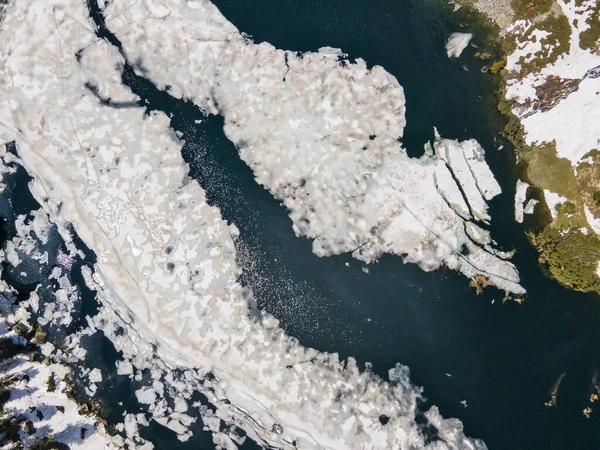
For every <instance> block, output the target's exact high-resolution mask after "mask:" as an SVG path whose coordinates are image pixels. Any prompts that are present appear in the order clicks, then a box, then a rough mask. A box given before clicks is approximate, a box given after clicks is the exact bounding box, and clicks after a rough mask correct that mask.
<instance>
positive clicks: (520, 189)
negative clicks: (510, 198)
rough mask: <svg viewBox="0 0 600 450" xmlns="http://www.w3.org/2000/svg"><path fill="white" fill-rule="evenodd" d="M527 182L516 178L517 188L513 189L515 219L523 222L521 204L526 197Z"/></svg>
mask: <svg viewBox="0 0 600 450" xmlns="http://www.w3.org/2000/svg"><path fill="white" fill-rule="evenodd" d="M528 188H529V184H528V183H525V182H524V181H521V180H517V188H516V191H515V220H516V221H517V222H519V223H523V212H524V211H523V204H524V203H525V199H526V197H527V189H528Z"/></svg>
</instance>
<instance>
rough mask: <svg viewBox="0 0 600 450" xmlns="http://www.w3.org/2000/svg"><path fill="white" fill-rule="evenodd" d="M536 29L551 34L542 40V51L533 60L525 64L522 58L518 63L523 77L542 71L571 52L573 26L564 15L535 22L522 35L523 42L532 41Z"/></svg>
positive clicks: (553, 15) (523, 57)
mask: <svg viewBox="0 0 600 450" xmlns="http://www.w3.org/2000/svg"><path fill="white" fill-rule="evenodd" d="M536 29H538V30H544V31H547V32H549V33H550V34H549V35H548V36H546V37H543V38H542V39H541V40H540V43H541V44H542V50H541V52H539V53H536V54H535V57H534V58H533V59H531V60H530V61H529V62H525V59H526V57H525V56H521V58H520V59H519V61H518V63H519V65H520V66H521V75H522V76H526V75H528V74H530V73H533V72H538V71H540V70H541V69H543V68H544V67H546V66H547V65H548V64H553V63H555V62H556V61H557V60H558V58H559V57H560V56H561V55H563V54H565V53H569V51H570V50H571V25H570V24H569V19H568V18H567V16H565V15H564V14H560V15H556V14H552V15H551V16H549V17H547V18H546V19H544V20H542V21H539V22H535V23H534V24H533V25H532V26H531V27H529V28H528V29H527V31H526V32H525V33H524V34H523V35H522V42H524V41H527V40H529V39H532V36H531V35H532V33H533V32H534V30H536Z"/></svg>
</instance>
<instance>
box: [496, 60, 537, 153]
mask: <svg viewBox="0 0 600 450" xmlns="http://www.w3.org/2000/svg"><path fill="white" fill-rule="evenodd" d="M490 70H491V69H490ZM498 99H499V100H498V111H500V114H502V115H503V116H505V117H506V118H507V119H508V122H507V123H506V125H505V126H504V131H503V134H504V137H506V138H507V139H508V140H509V141H510V142H511V144H512V145H513V146H514V147H515V149H514V151H515V153H516V154H518V155H521V156H524V155H526V154H528V153H530V152H531V151H532V150H533V147H532V146H531V145H527V143H526V142H525V130H524V128H523V124H521V121H520V120H519V118H518V117H517V116H515V114H514V113H513V112H512V107H513V102H512V100H508V99H507V98H506V85H505V83H503V84H502V86H501V87H500V91H499V92H498Z"/></svg>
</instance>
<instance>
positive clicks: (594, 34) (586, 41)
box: [579, 3, 600, 52]
mask: <svg viewBox="0 0 600 450" xmlns="http://www.w3.org/2000/svg"><path fill="white" fill-rule="evenodd" d="M586 23H587V24H588V26H589V28H587V29H586V30H584V31H582V32H581V33H580V34H579V47H581V48H582V49H583V50H596V51H597V52H598V51H600V42H599V41H600V3H596V6H595V7H594V10H593V11H592V14H591V15H590V16H589V17H588V20H587V21H586Z"/></svg>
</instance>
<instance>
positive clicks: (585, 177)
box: [454, 0, 600, 292]
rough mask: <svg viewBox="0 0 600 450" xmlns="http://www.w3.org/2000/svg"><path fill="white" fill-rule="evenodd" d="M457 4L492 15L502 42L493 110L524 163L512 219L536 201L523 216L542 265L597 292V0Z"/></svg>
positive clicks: (574, 285) (466, 0)
mask: <svg viewBox="0 0 600 450" xmlns="http://www.w3.org/2000/svg"><path fill="white" fill-rule="evenodd" d="M462 8H466V9H469V10H472V11H473V12H474V14H477V13H479V14H483V15H484V16H485V17H486V18H487V19H489V21H490V26H491V28H494V33H496V34H497V38H498V40H499V42H500V47H501V49H502V53H503V57H502V59H501V60H499V61H497V62H496V63H495V64H493V65H492V69H491V70H490V72H492V73H498V72H499V73H500V76H501V78H502V79H501V89H500V92H499V95H498V96H499V98H498V109H499V110H500V112H501V113H502V114H503V115H505V116H506V117H507V119H508V121H507V124H506V127H505V129H504V134H505V136H506V137H507V138H508V139H509V140H510V141H511V142H512V144H513V145H514V147H515V153H516V155H517V164H518V167H519V168H520V170H521V180H519V182H518V186H520V187H521V190H518V191H519V192H518V195H519V196H520V197H522V198H519V199H518V201H516V202H515V207H516V210H515V213H516V216H515V217H516V219H517V220H518V221H523V218H522V217H521V211H522V208H523V205H524V204H525V203H527V204H528V205H531V204H532V203H531V202H532V201H533V202H535V201H539V202H540V205H539V206H537V207H535V209H536V211H535V213H534V208H533V207H529V208H525V213H526V214H527V215H530V217H529V218H527V217H526V218H525V220H524V222H523V223H524V224H525V227H526V228H527V229H528V236H529V238H530V241H531V242H532V244H533V245H534V246H535V247H536V249H537V250H538V252H539V261H540V263H541V264H542V265H543V267H544V269H545V272H546V273H548V274H549V275H551V276H552V277H553V278H555V279H557V280H558V281H559V282H560V283H561V284H563V285H564V286H566V287H568V288H571V289H574V290H579V291H595V292H600V275H599V272H600V270H599V267H600V266H599V263H600V239H599V238H598V234H599V233H600V226H599V223H600V220H599V219H600V169H598V163H600V158H598V153H599V152H598V149H599V148H600V125H598V124H600V79H599V78H598V75H599V73H600V40H599V39H600V6H599V5H598V4H596V3H595V2H593V1H590V0H546V1H539V2H528V1H524V0H457V4H455V5H454V11H455V12H456V11H457V10H459V9H462ZM525 185H527V187H529V189H527V187H526V188H525V190H523V189H522V188H523V187H524V186H525ZM532 213H534V214H533V216H531V214H532ZM519 219H520V220H519ZM578 255H584V256H581V257H579V256H578ZM582 258H583V259H582Z"/></svg>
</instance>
